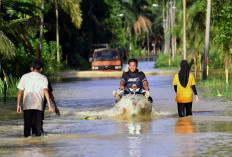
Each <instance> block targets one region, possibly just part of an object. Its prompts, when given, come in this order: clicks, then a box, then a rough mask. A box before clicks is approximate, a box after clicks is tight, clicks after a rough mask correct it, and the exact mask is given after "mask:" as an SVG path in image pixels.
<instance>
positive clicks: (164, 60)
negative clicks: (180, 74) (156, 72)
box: [155, 54, 182, 68]
mask: <svg viewBox="0 0 232 157" xmlns="http://www.w3.org/2000/svg"><path fill="white" fill-rule="evenodd" d="M181 61H182V56H178V55H177V56H175V60H174V62H173V61H172V58H170V66H169V56H167V55H164V54H159V56H158V58H157V59H156V63H155V67H156V68H179V67H180V62H181Z"/></svg>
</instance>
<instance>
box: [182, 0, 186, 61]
mask: <svg viewBox="0 0 232 157" xmlns="http://www.w3.org/2000/svg"><path fill="white" fill-rule="evenodd" d="M183 10H184V14H183V16H184V37H183V50H184V60H186V49H187V44H186V0H183Z"/></svg>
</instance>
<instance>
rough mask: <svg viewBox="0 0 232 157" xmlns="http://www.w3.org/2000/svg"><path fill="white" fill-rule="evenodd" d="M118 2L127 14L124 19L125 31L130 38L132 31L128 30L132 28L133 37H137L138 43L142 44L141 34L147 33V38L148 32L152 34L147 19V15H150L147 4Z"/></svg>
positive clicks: (138, 0) (136, 1)
mask: <svg viewBox="0 0 232 157" xmlns="http://www.w3.org/2000/svg"><path fill="white" fill-rule="evenodd" d="M119 1H120V3H121V4H122V6H124V8H125V9H126V10H127V12H128V14H127V15H125V18H126V21H127V27H128V28H127V30H128V32H129V33H130V38H131V30H132V29H130V28H131V27H132V28H133V30H134V31H133V32H134V33H135V35H136V36H138V35H139V36H140V42H142V35H143V33H147V36H148V35H149V33H148V32H150V33H152V28H151V27H152V22H151V21H150V19H149V18H148V15H149V14H151V11H150V9H149V3H148V2H147V1H141V0H131V1H122V0H119ZM130 42H131V41H130ZM141 46H142V44H141ZM147 48H148V47H147Z"/></svg>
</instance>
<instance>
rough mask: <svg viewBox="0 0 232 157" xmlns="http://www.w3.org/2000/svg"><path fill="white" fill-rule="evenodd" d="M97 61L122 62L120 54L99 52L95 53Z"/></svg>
mask: <svg viewBox="0 0 232 157" xmlns="http://www.w3.org/2000/svg"><path fill="white" fill-rule="evenodd" d="M94 60H95V61H116V60H120V56H119V53H118V52H117V51H98V52H95V53H94Z"/></svg>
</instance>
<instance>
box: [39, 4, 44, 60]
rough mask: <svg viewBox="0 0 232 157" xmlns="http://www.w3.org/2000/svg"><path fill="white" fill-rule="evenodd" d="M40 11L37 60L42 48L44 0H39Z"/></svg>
mask: <svg viewBox="0 0 232 157" xmlns="http://www.w3.org/2000/svg"><path fill="white" fill-rule="evenodd" d="M41 10H42V14H41V17H40V36H39V42H40V43H39V59H41V52H42V48H43V30H44V25H43V24H44V14H43V11H44V0H41Z"/></svg>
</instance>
